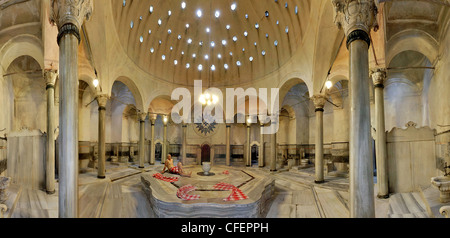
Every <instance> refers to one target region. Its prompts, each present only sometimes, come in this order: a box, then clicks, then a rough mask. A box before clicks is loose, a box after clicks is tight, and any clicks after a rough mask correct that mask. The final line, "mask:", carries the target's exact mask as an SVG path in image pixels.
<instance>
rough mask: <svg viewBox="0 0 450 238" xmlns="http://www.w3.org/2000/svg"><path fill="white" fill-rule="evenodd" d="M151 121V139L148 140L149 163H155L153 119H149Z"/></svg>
mask: <svg viewBox="0 0 450 238" xmlns="http://www.w3.org/2000/svg"><path fill="white" fill-rule="evenodd" d="M150 123H151V133H152V134H151V138H152V141H151V142H150V164H151V165H154V164H155V121H153V120H150Z"/></svg>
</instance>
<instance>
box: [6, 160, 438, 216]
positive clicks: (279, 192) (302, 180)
mask: <svg viewBox="0 0 450 238" xmlns="http://www.w3.org/2000/svg"><path fill="white" fill-rule="evenodd" d="M161 166H162V165H160V164H158V165H153V166H150V165H147V166H146V168H145V169H143V170H139V169H137V167H135V166H126V165H124V164H112V163H109V162H108V163H107V173H106V177H107V178H106V179H104V180H99V179H97V177H96V176H97V173H96V171H94V170H91V171H89V170H88V171H86V172H85V173H82V174H80V175H79V216H80V217H81V218H151V217H152V214H153V212H151V207H150V204H149V202H148V200H147V198H146V196H145V194H144V192H143V191H142V189H141V180H140V175H141V174H142V173H146V172H149V171H151V170H153V169H157V170H160V169H161V168H162V167H161ZM259 170H260V171H261V173H266V174H267V175H268V176H273V178H274V179H275V197H274V200H273V203H272V205H271V207H270V210H269V212H268V214H267V217H268V218H348V217H349V192H348V178H344V177H332V176H327V177H325V179H326V182H325V183H323V184H315V183H314V171H313V168H309V169H304V170H297V169H291V170H279V171H278V172H269V171H268V170H267V169H265V168H262V169H259ZM375 188H376V186H375ZM425 191H428V193H425V192H417V193H405V194H393V195H391V197H390V198H389V199H378V198H375V203H376V204H375V210H376V217H377V218H421V217H439V216H440V214H434V215H433V211H434V212H435V210H436V208H434V210H433V208H430V206H429V205H427V204H428V203H429V202H427V200H428V201H429V200H430V199H432V198H434V197H435V196H436V193H433V190H432V189H429V190H425ZM375 194H376V191H375ZM424 194H425V195H424ZM438 195H439V194H437V196H438ZM427 196H428V197H427ZM6 205H7V206H8V208H10V209H9V210H8V211H7V212H6V213H5V214H4V215H5V217H6V218H57V217H58V195H57V193H56V194H53V195H47V194H46V193H45V192H44V191H40V190H31V189H27V188H22V187H20V186H17V185H12V186H11V188H10V196H9V199H8V201H7V204H6ZM435 206H437V205H436V204H435ZM432 210H433V211H432ZM440 217H442V216H440Z"/></svg>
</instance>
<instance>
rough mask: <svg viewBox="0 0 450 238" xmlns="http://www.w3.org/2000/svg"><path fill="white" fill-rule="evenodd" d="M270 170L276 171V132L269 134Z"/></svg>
mask: <svg viewBox="0 0 450 238" xmlns="http://www.w3.org/2000/svg"><path fill="white" fill-rule="evenodd" d="M272 123H273V122H272ZM270 144H271V146H270V157H271V158H270V171H277V134H276V133H273V134H271V135H270Z"/></svg>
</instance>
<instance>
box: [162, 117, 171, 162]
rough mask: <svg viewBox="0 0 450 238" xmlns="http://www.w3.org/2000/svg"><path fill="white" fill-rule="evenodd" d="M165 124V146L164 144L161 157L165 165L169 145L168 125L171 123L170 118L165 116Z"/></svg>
mask: <svg viewBox="0 0 450 238" xmlns="http://www.w3.org/2000/svg"><path fill="white" fill-rule="evenodd" d="M163 123H164V131H163V144H162V155H161V164H164V163H165V162H166V158H167V155H168V151H167V150H168V149H167V146H168V143H167V124H168V123H169V117H168V116H163Z"/></svg>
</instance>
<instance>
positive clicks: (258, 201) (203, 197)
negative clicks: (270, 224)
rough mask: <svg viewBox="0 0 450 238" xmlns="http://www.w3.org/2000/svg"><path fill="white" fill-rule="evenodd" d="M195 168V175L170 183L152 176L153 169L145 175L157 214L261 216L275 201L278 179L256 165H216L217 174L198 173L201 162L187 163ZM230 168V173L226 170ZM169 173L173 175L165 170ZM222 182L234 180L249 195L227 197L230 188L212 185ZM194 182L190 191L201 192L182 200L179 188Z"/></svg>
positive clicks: (157, 215)
mask: <svg viewBox="0 0 450 238" xmlns="http://www.w3.org/2000/svg"><path fill="white" fill-rule="evenodd" d="M186 170H188V171H192V178H185V177H181V178H180V180H179V181H178V182H176V183H168V182H164V181H162V180H158V179H155V178H153V177H152V175H153V174H154V173H157V172H159V170H156V171H150V172H148V173H145V174H142V175H141V180H142V189H143V190H144V192H145V194H146V195H147V198H148V200H149V201H150V204H151V207H152V209H153V211H154V213H155V217H164V218H169V217H176V218H196V217H202V218H205V217H214V218H220V217H221V218H258V217H265V216H266V214H267V212H268V208H269V207H270V205H271V202H272V196H273V193H274V184H275V181H274V179H272V178H271V177H268V176H262V175H261V173H258V172H256V171H255V170H252V169H237V168H230V167H223V166H213V168H212V170H211V172H213V173H215V174H216V176H212V177H204V176H199V175H197V172H200V171H201V167H200V166H191V167H187V168H186ZM225 170H228V171H229V172H230V174H229V175H225V174H223V173H222V172H223V171H225ZM165 175H166V176H170V175H168V174H165ZM219 182H225V183H229V184H233V185H235V186H236V187H238V188H239V189H241V190H242V192H243V193H244V194H246V195H247V196H248V197H249V198H248V199H246V200H240V201H228V202H227V201H223V199H224V198H226V197H228V195H230V193H231V192H230V191H213V189H212V186H214V185H215V184H217V183H219ZM187 184H191V185H193V186H196V187H197V188H198V190H196V191H194V192H192V193H190V194H192V195H200V199H198V200H194V201H182V200H181V199H179V198H178V197H177V196H176V192H177V190H178V188H180V187H182V186H184V185H187Z"/></svg>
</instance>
